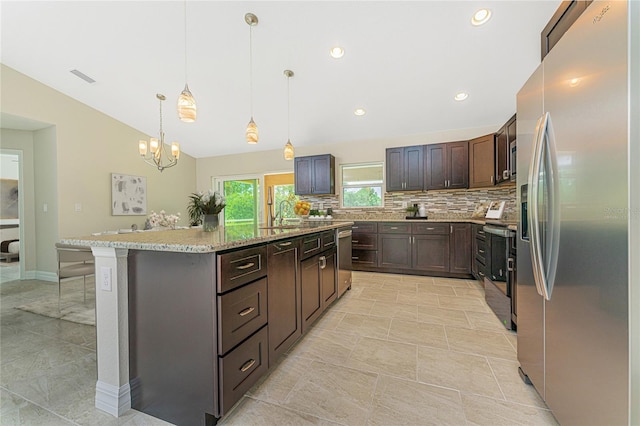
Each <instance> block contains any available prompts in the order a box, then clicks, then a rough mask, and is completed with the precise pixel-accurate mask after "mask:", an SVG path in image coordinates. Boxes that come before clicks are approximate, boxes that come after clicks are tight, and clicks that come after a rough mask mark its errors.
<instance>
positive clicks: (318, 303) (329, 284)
mask: <svg viewBox="0 0 640 426" xmlns="http://www.w3.org/2000/svg"><path fill="white" fill-rule="evenodd" d="M300 289H301V293H302V300H301V311H302V332H305V331H306V330H307V328H308V327H309V326H310V325H311V324H313V322H314V321H315V320H317V319H318V318H319V317H320V315H321V314H322V312H323V311H324V309H325V308H326V307H327V306H329V305H330V304H331V303H332V302H333V301H334V300H335V299H336V298H337V296H338V282H337V279H336V249H335V247H333V248H331V249H329V250H326V251H325V252H322V253H320V254H317V255H314V256H312V257H310V258H308V259H305V260H303V261H301V262H300Z"/></svg>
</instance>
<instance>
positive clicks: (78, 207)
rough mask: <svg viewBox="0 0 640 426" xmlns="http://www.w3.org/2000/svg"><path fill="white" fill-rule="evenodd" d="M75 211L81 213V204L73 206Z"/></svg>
mask: <svg viewBox="0 0 640 426" xmlns="http://www.w3.org/2000/svg"><path fill="white" fill-rule="evenodd" d="M75 210H76V211H77V212H81V211H82V204H81V203H76V205H75Z"/></svg>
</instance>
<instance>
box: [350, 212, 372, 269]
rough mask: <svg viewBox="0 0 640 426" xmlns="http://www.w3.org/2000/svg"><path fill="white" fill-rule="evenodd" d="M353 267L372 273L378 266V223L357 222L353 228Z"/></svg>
mask: <svg viewBox="0 0 640 426" xmlns="http://www.w3.org/2000/svg"><path fill="white" fill-rule="evenodd" d="M351 230H352V232H353V234H352V236H351V266H352V268H353V270H355V271H358V270H360V271H371V270H375V268H377V266H378V223H377V222H355V223H354V224H353V226H352V227H351Z"/></svg>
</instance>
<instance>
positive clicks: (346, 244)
mask: <svg viewBox="0 0 640 426" xmlns="http://www.w3.org/2000/svg"><path fill="white" fill-rule="evenodd" d="M349 289H351V228H349V229H343V230H340V229H339V230H338V297H340V296H342V295H343V294H344V292H345V291H347V290H349Z"/></svg>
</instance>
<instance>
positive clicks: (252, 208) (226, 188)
mask: <svg viewBox="0 0 640 426" xmlns="http://www.w3.org/2000/svg"><path fill="white" fill-rule="evenodd" d="M213 187H214V188H215V190H216V191H218V192H219V193H220V194H222V195H223V196H224V198H225V199H226V204H227V205H226V207H225V208H224V209H223V210H222V217H221V222H222V223H223V224H224V226H229V225H240V224H242V225H257V224H258V221H259V220H258V219H259V218H260V217H261V216H262V208H261V203H260V200H261V185H260V178H259V177H256V176H250V177H224V178H214V182H213Z"/></svg>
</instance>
